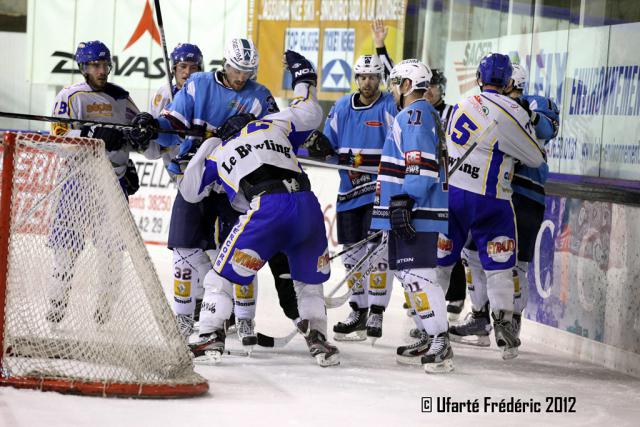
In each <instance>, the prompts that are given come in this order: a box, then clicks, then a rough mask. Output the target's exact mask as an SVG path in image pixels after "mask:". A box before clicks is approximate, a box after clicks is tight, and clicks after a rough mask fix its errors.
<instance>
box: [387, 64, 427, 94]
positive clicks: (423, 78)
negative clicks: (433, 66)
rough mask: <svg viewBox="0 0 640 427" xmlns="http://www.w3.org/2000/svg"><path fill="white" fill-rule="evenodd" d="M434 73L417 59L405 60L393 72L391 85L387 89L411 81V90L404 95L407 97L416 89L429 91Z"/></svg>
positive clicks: (390, 78)
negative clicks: (406, 80) (407, 80)
mask: <svg viewBox="0 0 640 427" xmlns="http://www.w3.org/2000/svg"><path fill="white" fill-rule="evenodd" d="M432 76H433V73H431V70H430V69H429V67H427V66H426V65H425V64H424V63H422V62H421V61H419V60H417V59H405V60H404V61H402V62H400V63H398V64H396V66H395V67H393V69H392V70H391V74H390V75H389V83H388V84H387V87H389V88H390V87H391V85H397V86H400V85H401V84H402V82H403V81H404V79H409V80H411V90H410V91H409V92H407V93H405V94H404V95H405V96H407V95H409V94H410V93H411V92H413V91H414V90H416V89H424V90H426V89H428V88H429V82H430V81H431V77H432Z"/></svg>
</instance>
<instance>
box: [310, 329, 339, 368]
mask: <svg viewBox="0 0 640 427" xmlns="http://www.w3.org/2000/svg"><path fill="white" fill-rule="evenodd" d="M304 339H305V340H306V341H307V345H308V346H309V353H311V355H312V356H313V357H315V358H316V363H317V364H318V365H320V366H322V367H323V368H325V367H327V366H333V365H339V364H340V351H338V348H337V347H336V346H334V345H332V344H329V342H328V341H327V339H326V338H325V337H324V335H322V332H320V331H318V330H316V329H312V330H311V331H309V333H308V334H307V335H306V336H305V337H304Z"/></svg>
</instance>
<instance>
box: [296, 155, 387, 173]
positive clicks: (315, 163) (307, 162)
mask: <svg viewBox="0 0 640 427" xmlns="http://www.w3.org/2000/svg"><path fill="white" fill-rule="evenodd" d="M298 161H299V162H300V163H302V164H303V165H309V166H321V167H324V168H331V169H338V170H345V171H352V172H359V173H367V174H369V175H376V174H377V171H374V172H372V171H370V170H365V169H358V168H354V167H351V166H345V165H337V164H333V163H329V162H321V161H319V160H311V159H308V158H306V157H298Z"/></svg>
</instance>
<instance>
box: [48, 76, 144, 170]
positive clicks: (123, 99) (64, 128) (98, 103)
mask: <svg viewBox="0 0 640 427" xmlns="http://www.w3.org/2000/svg"><path fill="white" fill-rule="evenodd" d="M138 113H139V110H138V107H136V105H135V104H134V103H133V101H132V100H131V98H130V97H129V92H127V91H126V90H124V89H122V88H121V87H120V86H117V85H114V84H112V83H107V85H106V87H105V88H104V90H102V91H95V90H93V89H92V88H91V86H89V84H87V83H86V82H82V83H76V84H73V85H71V86H67V87H65V88H64V89H62V90H61V91H60V93H58V95H57V96H56V99H55V104H54V106H53V113H52V116H54V117H64V118H71V119H84V120H94V121H97V122H105V123H107V122H108V123H122V124H129V123H131V120H133V118H134V117H135V116H136V114H138ZM81 127H82V125H81V124H73V125H69V124H67V123H52V125H51V133H52V134H53V135H65V136H80V128H81ZM130 150H131V148H130V147H129V145H128V144H125V145H124V146H123V147H122V148H121V149H120V150H116V151H108V152H107V157H108V158H109V160H110V161H111V165H112V166H113V169H114V171H115V173H116V175H117V176H118V178H122V177H123V176H124V173H125V171H126V170H127V162H128V160H129V152H130Z"/></svg>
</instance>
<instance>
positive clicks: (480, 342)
mask: <svg viewBox="0 0 640 427" xmlns="http://www.w3.org/2000/svg"><path fill="white" fill-rule="evenodd" d="M449 338H450V339H451V341H453V342H457V343H458V344H465V345H472V346H474V347H489V346H490V345H491V340H490V338H489V335H455V334H453V333H451V332H449Z"/></svg>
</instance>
